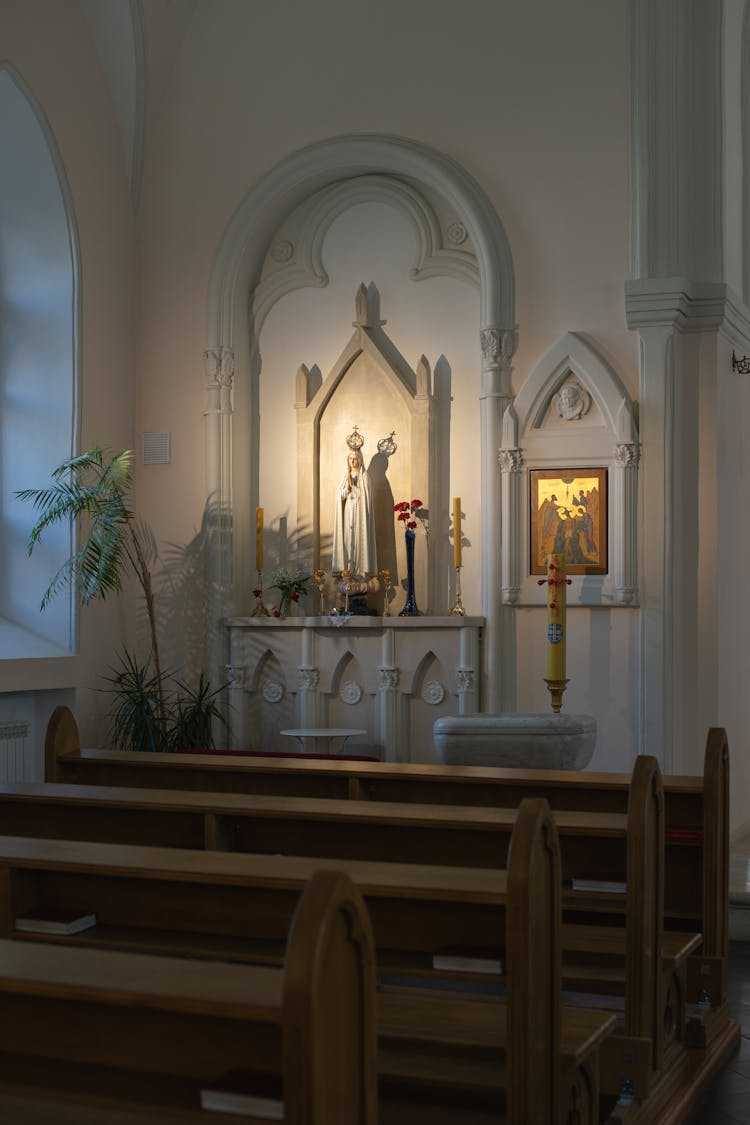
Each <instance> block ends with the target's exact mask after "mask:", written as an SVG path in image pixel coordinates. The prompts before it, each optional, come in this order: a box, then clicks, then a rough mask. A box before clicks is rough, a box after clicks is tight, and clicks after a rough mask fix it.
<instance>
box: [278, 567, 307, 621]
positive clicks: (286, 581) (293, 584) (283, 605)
mask: <svg viewBox="0 0 750 1125" xmlns="http://www.w3.org/2000/svg"><path fill="white" fill-rule="evenodd" d="M271 579H272V581H271V589H272V590H278V591H279V593H280V594H281V597H280V598H279V606H278V609H275V610H274V611H273V615H274V617H284V616H285V615H286V614H287V613H288V612H289V607H290V606H291V604H292V602H298V601H299V600H300V598H301V597H304V595H305V594H307V593H308V592H309V590H308V587H309V585H310V583H311V582H312V575H311V574H301V573H300V572H299V571H297V573H296V574H292V572H291V570H287V569H286V567H283V566H280V567H279V568H278V569H277V570H275V571H274V572H273V574H272V575H271Z"/></svg>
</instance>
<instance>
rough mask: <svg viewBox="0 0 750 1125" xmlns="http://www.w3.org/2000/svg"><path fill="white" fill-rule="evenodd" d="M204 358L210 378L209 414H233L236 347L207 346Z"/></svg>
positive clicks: (207, 375)
mask: <svg viewBox="0 0 750 1125" xmlns="http://www.w3.org/2000/svg"><path fill="white" fill-rule="evenodd" d="M203 360H204V363H205V368H206V378H207V379H208V396H209V404H208V412H209V414H231V412H232V388H233V386H234V349H233V348H207V349H206V351H205V352H204V353H203Z"/></svg>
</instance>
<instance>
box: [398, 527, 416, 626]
mask: <svg viewBox="0 0 750 1125" xmlns="http://www.w3.org/2000/svg"><path fill="white" fill-rule="evenodd" d="M405 536H406V605H405V606H404V608H403V609H402V610H401V612H400V613H399V617H419V616H421V615H420V612H419V610H418V609H417V598H416V595H415V593H414V539H415V538H416V537H415V535H414V530H413V528H411V527H407V529H406V532H405Z"/></svg>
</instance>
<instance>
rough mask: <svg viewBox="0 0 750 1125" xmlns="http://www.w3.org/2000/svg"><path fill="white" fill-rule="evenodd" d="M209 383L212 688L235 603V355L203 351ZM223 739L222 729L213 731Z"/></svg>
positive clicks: (222, 660)
mask: <svg viewBox="0 0 750 1125" xmlns="http://www.w3.org/2000/svg"><path fill="white" fill-rule="evenodd" d="M204 363H205V371H206V377H207V379H208V405H207V407H206V411H205V418H206V497H207V499H206V509H207V510H206V513H205V514H206V526H207V527H208V528H209V539H208V559H207V564H206V569H207V580H208V590H207V602H208V636H207V639H206V661H207V665H208V676H209V678H210V680H211V683H212V684H217V685H218V684H220V683H222V681H223V670H224V665H225V664H226V660H227V638H226V631H225V629H224V624H223V622H224V618H225V617H227V616H228V615H229V613H230V612H231V601H232V552H233V541H232V409H233V408H232V390H233V383H234V351H233V350H232V349H231V348H223V347H218V348H209V349H208V351H206V352H204ZM214 736H215V737H217V738H218V737H220V732H219V730H218V729H217V730H215V731H214Z"/></svg>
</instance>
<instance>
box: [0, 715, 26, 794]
mask: <svg viewBox="0 0 750 1125" xmlns="http://www.w3.org/2000/svg"><path fill="white" fill-rule="evenodd" d="M33 772H34V771H33V766H32V761H31V739H30V738H29V724H28V723H24V722H9V721H7V720H6V721H4V722H3V721H0V782H5V781H30V780H31V779H32V775H33Z"/></svg>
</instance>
